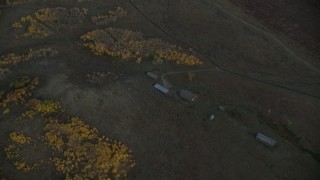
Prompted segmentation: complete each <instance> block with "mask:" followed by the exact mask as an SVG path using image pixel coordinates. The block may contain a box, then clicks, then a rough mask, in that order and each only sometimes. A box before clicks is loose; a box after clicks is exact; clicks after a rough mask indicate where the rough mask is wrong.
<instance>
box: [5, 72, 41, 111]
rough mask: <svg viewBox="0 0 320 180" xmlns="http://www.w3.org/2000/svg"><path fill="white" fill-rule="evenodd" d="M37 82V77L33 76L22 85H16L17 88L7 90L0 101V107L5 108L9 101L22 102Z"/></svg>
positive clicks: (29, 94)
mask: <svg viewBox="0 0 320 180" xmlns="http://www.w3.org/2000/svg"><path fill="white" fill-rule="evenodd" d="M38 83H39V79H38V77H35V78H33V79H32V80H30V81H29V82H28V83H26V84H24V86H22V87H19V86H18V88H17V89H13V90H12V91H9V92H8V93H7V94H6V96H5V97H4V99H3V100H2V101H1V102H0V107H2V108H4V109H5V108H7V105H8V104H10V103H14V104H24V103H25V101H26V98H27V97H29V96H31V95H32V91H33V89H34V88H35V87H36V86H37V85H38Z"/></svg>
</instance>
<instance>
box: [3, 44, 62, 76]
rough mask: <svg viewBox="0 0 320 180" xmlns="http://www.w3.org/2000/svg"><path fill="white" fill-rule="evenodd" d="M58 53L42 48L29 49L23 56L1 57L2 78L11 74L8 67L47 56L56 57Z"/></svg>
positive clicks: (9, 55) (10, 55) (8, 55)
mask: <svg viewBox="0 0 320 180" xmlns="http://www.w3.org/2000/svg"><path fill="white" fill-rule="evenodd" d="M57 53H58V52H57V51H56V50H54V49H52V48H42V49H36V50H33V49H29V51H28V52H27V53H25V54H21V55H16V54H14V53H9V54H7V55H3V56H0V77H2V76H4V75H5V74H6V73H8V72H9V69H8V68H4V67H5V66H7V65H10V64H18V63H22V62H26V61H30V60H33V59H39V58H43V57H47V56H55V55H56V54H57Z"/></svg>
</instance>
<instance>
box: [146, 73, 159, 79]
mask: <svg viewBox="0 0 320 180" xmlns="http://www.w3.org/2000/svg"><path fill="white" fill-rule="evenodd" d="M147 76H148V77H150V78H152V79H158V78H159V73H158V72H147Z"/></svg>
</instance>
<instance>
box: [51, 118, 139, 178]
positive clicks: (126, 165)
mask: <svg viewBox="0 0 320 180" xmlns="http://www.w3.org/2000/svg"><path fill="white" fill-rule="evenodd" d="M45 131H46V133H45V137H46V140H47V143H48V144H49V146H51V147H52V148H53V149H55V150H57V151H58V152H60V154H61V157H54V158H52V159H51V162H52V163H53V164H54V166H55V167H56V169H57V170H58V171H59V172H62V173H64V174H65V175H66V179H107V178H111V177H113V178H115V179H119V178H121V177H126V176H127V171H128V170H129V169H131V168H132V167H133V166H134V162H133V160H132V156H131V155H130V151H129V149H128V148H127V147H126V146H125V145H123V144H122V143H120V142H117V141H111V140H109V139H107V138H105V137H100V136H98V132H97V130H96V129H95V128H90V127H89V126H88V125H86V124H85V123H84V122H83V121H82V120H81V119H79V118H71V119H70V121H69V122H67V123H59V122H58V121H57V120H51V121H50V122H49V123H48V124H47V125H46V126H45Z"/></svg>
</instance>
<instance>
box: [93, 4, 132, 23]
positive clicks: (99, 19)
mask: <svg viewBox="0 0 320 180" xmlns="http://www.w3.org/2000/svg"><path fill="white" fill-rule="evenodd" d="M126 15H127V11H126V10H124V9H123V8H122V7H117V8H116V9H115V10H113V11H112V10H111V11H108V14H106V15H98V16H92V17H91V21H92V22H93V23H95V24H96V25H107V24H109V23H112V22H116V21H117V20H118V19H119V18H121V17H124V16H126Z"/></svg>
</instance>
